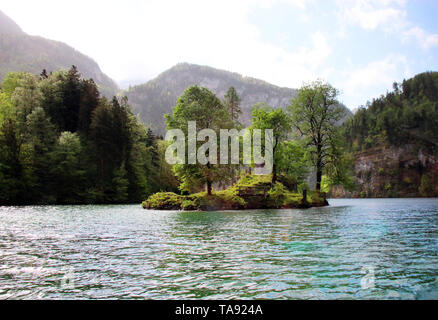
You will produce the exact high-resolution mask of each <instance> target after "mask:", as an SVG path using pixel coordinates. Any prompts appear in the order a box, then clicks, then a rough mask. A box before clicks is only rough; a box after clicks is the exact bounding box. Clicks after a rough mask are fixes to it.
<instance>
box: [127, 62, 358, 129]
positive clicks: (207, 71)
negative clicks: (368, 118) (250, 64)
mask: <svg viewBox="0 0 438 320" xmlns="http://www.w3.org/2000/svg"><path fill="white" fill-rule="evenodd" d="M191 85H199V86H202V87H206V88H208V89H210V90H211V91H213V92H214V93H215V94H216V95H217V96H218V97H219V98H220V99H223V98H224V96H225V94H226V92H227V90H228V89H229V88H230V87H231V86H233V87H234V88H235V89H236V91H237V93H238V95H239V97H240V98H241V100H242V102H241V108H242V115H241V119H240V120H241V122H242V123H243V124H245V125H249V124H250V119H251V107H253V106H254V105H255V104H257V103H261V102H263V103H265V104H266V105H268V106H270V107H273V108H285V107H287V106H288V105H289V104H290V100H291V99H292V98H294V97H295V96H296V95H297V92H298V91H297V90H296V89H290V88H281V87H277V86H274V85H272V84H269V83H267V82H265V81H262V80H258V79H254V78H249V77H243V76H241V75H240V74H237V73H232V72H228V71H224V70H218V69H214V68H211V67H207V66H199V65H194V64H188V63H180V64H178V65H176V66H175V67H173V68H171V69H169V70H167V71H165V72H163V73H162V74H161V75H159V76H158V77H157V78H155V79H153V80H151V81H149V82H147V83H146V84H143V85H139V86H134V87H132V88H130V89H129V90H127V91H125V94H126V95H127V97H128V99H129V103H130V105H131V107H132V110H133V112H134V113H136V114H139V115H140V118H141V119H142V120H143V122H145V123H146V124H147V125H148V126H150V127H151V129H152V130H154V131H155V132H156V133H158V134H161V135H162V134H164V132H165V123H164V115H165V114H166V113H171V112H172V108H173V107H174V106H176V102H177V99H178V97H179V96H181V95H182V94H183V92H184V90H185V89H187V88H188V87H189V86H191ZM345 112H346V116H351V114H352V113H351V112H350V111H349V110H348V109H347V108H345Z"/></svg>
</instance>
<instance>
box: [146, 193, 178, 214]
mask: <svg viewBox="0 0 438 320" xmlns="http://www.w3.org/2000/svg"><path fill="white" fill-rule="evenodd" d="M183 200H184V197H183V196H180V195H177V194H176V193H173V192H160V193H156V194H154V195H152V196H150V197H149V199H148V200H146V201H145V202H143V208H145V209H157V210H181V208H182V202H183Z"/></svg>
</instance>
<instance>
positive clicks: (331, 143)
mask: <svg viewBox="0 0 438 320" xmlns="http://www.w3.org/2000/svg"><path fill="white" fill-rule="evenodd" d="M338 95H339V91H338V90H337V89H335V88H334V87H332V86H331V85H330V84H327V83H324V82H322V81H320V80H318V81H315V82H313V83H310V84H307V85H304V86H303V87H302V88H301V89H300V90H299V92H298V96H297V97H296V98H295V99H293V100H292V104H291V105H290V106H289V108H288V110H289V112H290V116H291V121H292V125H293V127H294V128H295V129H296V131H297V132H298V134H299V136H301V137H303V138H304V139H305V141H306V143H307V147H308V148H309V149H310V156H311V160H312V163H313V165H314V167H315V169H316V190H317V191H321V180H322V176H323V174H324V171H325V169H327V164H328V163H329V161H331V164H332V165H333V166H336V162H333V160H334V158H335V156H336V155H337V154H338V147H339V139H338V136H339V135H338V132H339V128H338V126H337V124H338V122H339V121H340V120H341V119H342V117H343V110H342V109H341V108H340V107H338V106H339V102H338V101H337V97H338ZM329 174H330V173H329Z"/></svg>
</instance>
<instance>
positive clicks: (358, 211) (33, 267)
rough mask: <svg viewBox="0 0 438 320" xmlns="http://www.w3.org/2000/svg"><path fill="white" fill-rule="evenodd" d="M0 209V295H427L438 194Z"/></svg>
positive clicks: (437, 243)
mask: <svg viewBox="0 0 438 320" xmlns="http://www.w3.org/2000/svg"><path fill="white" fill-rule="evenodd" d="M331 205H332V206H331V207H327V208H314V209H310V210H253V211H243V212H212V213H197V212H194V213H192V212H154V211H144V210H142V209H141V208H140V207H139V206H54V207H22V208H18V207H3V208H0V298H1V299H8V298H9V299H16V298H19V299H22V298H23V299H40V298H42V299H78V298H79V299H89V298H91V299H96V298H97V299H100V298H115V299H133V298H139V299H169V298H181V299H261V298H262V299H263V298H266V299H436V298H438V200H437V199H397V200H392V199H391V200H370V199H368V200H332V201H331Z"/></svg>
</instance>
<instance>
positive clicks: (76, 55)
mask: <svg viewBox="0 0 438 320" xmlns="http://www.w3.org/2000/svg"><path fill="white" fill-rule="evenodd" d="M72 65H75V66H77V67H78V69H79V70H81V72H82V74H83V75H84V77H86V78H92V79H93V80H94V81H95V82H96V84H97V85H98V87H99V90H100V92H101V93H102V94H103V95H105V96H106V97H112V96H113V95H115V94H116V93H117V91H118V87H117V85H116V83H115V82H114V81H113V80H111V79H110V78H109V77H108V76H107V75H105V74H104V73H103V72H102V71H101V70H100V68H99V65H98V64H97V63H96V62H95V61H94V60H92V59H91V58H89V57H87V56H86V55H84V54H82V53H80V52H78V51H76V50H75V49H73V48H72V47H70V46H68V45H66V44H64V43H62V42H58V41H53V40H48V39H44V38H42V37H38V36H30V35H27V34H26V33H24V32H23V31H22V30H21V29H20V27H19V26H18V25H17V24H16V23H15V22H14V21H12V20H11V19H10V18H9V17H7V16H6V15H5V14H4V13H2V12H1V11H0V81H1V80H3V79H4V77H5V76H6V75H7V74H8V73H9V72H20V71H23V72H29V73H34V74H39V73H40V72H41V70H43V69H46V70H47V71H48V72H52V71H58V70H61V69H63V70H68V69H69V68H70V67H71V66H72Z"/></svg>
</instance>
